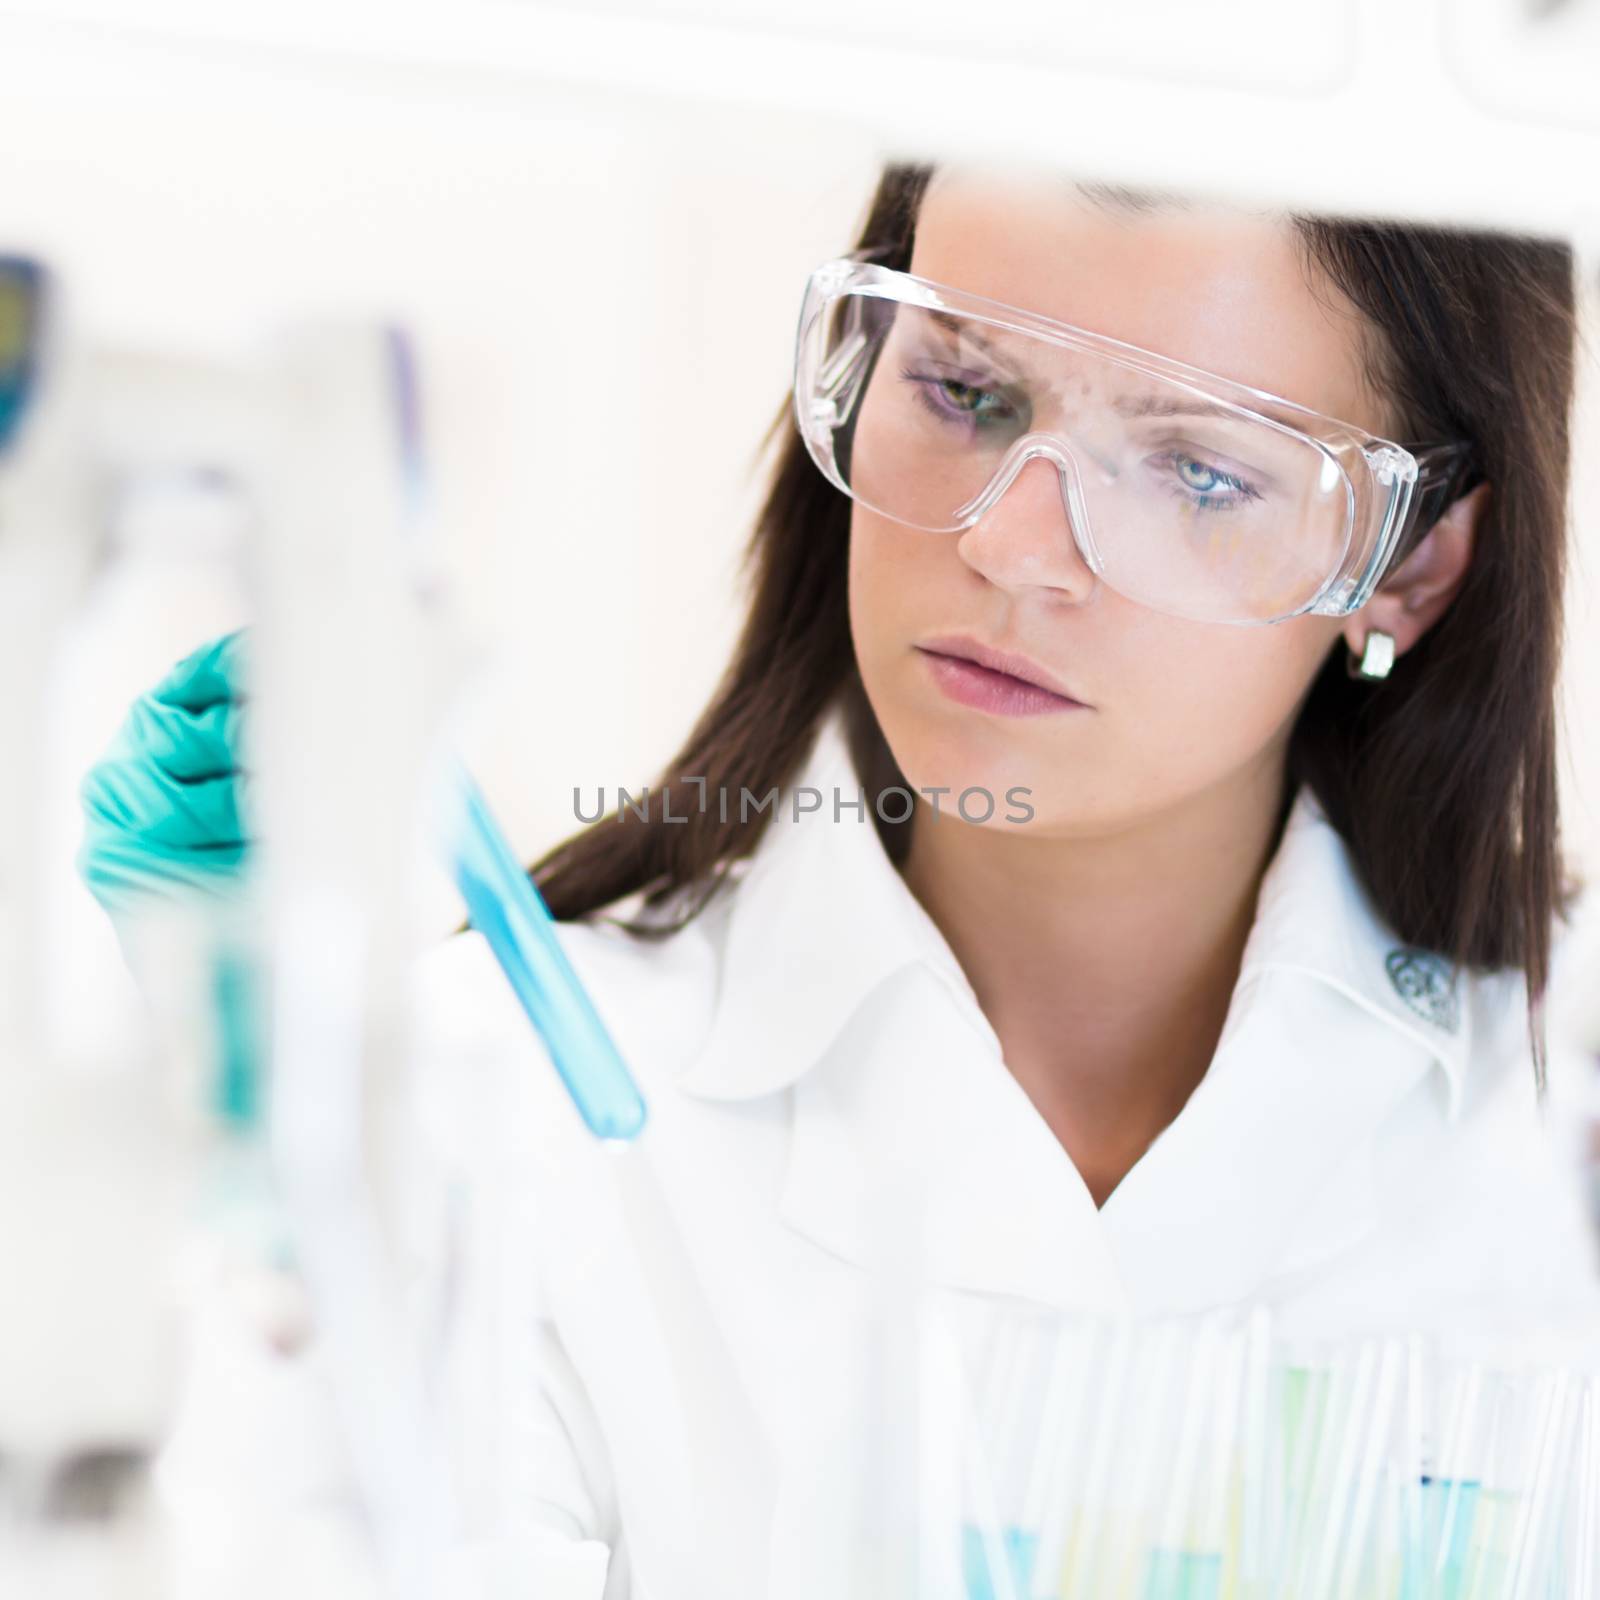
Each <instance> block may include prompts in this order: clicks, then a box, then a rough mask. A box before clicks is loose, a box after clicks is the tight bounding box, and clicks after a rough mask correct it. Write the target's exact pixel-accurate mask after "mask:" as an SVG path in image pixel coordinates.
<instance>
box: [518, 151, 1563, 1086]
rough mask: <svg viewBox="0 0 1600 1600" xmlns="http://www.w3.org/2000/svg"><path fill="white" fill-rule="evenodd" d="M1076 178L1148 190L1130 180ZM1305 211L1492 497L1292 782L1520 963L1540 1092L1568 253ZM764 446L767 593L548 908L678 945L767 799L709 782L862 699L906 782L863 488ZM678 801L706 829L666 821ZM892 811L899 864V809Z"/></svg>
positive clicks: (789, 417) (1380, 354)
mask: <svg viewBox="0 0 1600 1600" xmlns="http://www.w3.org/2000/svg"><path fill="white" fill-rule="evenodd" d="M933 170H934V169H933V167H932V166H931V165H912V164H904V163H896V164H891V165H889V166H886V167H885V169H884V171H883V173H882V175H881V177H880V179H879V182H878V186H877V191H876V193H875V194H874V195H873V197H872V200H871V202H870V204H869V206H868V208H867V214H866V218H865V221H864V222H863V224H862V227H861V229H860V233H859V237H858V239H857V241H856V247H857V248H858V249H867V248H871V249H874V250H875V251H878V252H881V253H880V254H878V255H876V256H875V259H877V260H881V261H882V262H883V263H884V264H885V265H887V266H890V267H894V268H898V269H901V270H906V269H908V268H909V266H910V261H911V248H912V240H913V237H914V233H915V229H916V222H917V214H918V211H919V210H920V207H921V204H922V197H923V194H924V193H925V191H926V188H927V185H928V181H929V179H930V178H931V177H932V174H933ZM1086 187H1088V188H1090V189H1096V190H1099V191H1100V193H1101V195H1102V196H1106V195H1110V196H1112V197H1113V198H1114V197H1116V196H1118V195H1120V196H1122V198H1123V200H1124V201H1125V202H1126V203H1130V204H1132V205H1134V206H1136V207H1137V206H1138V205H1139V204H1140V201H1139V198H1138V196H1137V195H1132V194H1131V193H1130V192H1128V191H1111V190H1107V189H1106V188H1105V187H1104V186H1098V185H1094V186H1086ZM1292 221H1293V224H1294V226H1295V228H1296V230H1297V235H1298V238H1299V241H1300V243H1301V246H1302V249H1303V251H1304V253H1305V256H1306V259H1307V261H1308V264H1314V265H1315V266H1317V267H1320V268H1321V270H1322V271H1323V272H1324V273H1325V274H1326V275H1327V277H1328V278H1329V279H1330V280H1331V281H1332V282H1333V283H1334V284H1335V285H1337V286H1338V288H1339V289H1341V290H1342V291H1343V292H1344V294H1345V295H1347V296H1348V297H1349V299H1350V300H1351V301H1352V302H1353V303H1354V304H1355V305H1356V306H1357V307H1359V309H1360V310H1361V311H1362V312H1363V313H1364V314H1365V317H1366V325H1367V346H1368V348H1367V350H1366V351H1365V357H1366V360H1367V364H1368V367H1369V374H1368V375H1369V378H1370V380H1371V382H1372V383H1373V386H1374V388H1375V390H1376V392H1378V393H1380V394H1387V395H1388V396H1389V397H1390V398H1391V400H1392V402H1393V403H1394V404H1395V405H1396V406H1397V407H1398V409H1399V418H1400V427H1399V429H1398V430H1397V434H1396V436H1397V437H1399V438H1401V439H1406V440H1434V439H1465V440H1467V441H1469V442H1470V443H1471V445H1472V446H1473V449H1474V455H1475V466H1476V470H1477V476H1479V477H1485V478H1487V479H1488V480H1489V483H1490V490H1489V496H1490V498H1489V502H1488V505H1487V507H1486V508H1485V511H1484V514H1483V517H1482V519H1481V521H1480V522H1479V525H1478V530H1477V536H1476V539H1475V547H1474V550H1473V555H1472V561H1471V564H1470V567H1469V570H1468V572H1467V575H1466V578H1465V580H1464V583H1463V586H1462V588H1461V590H1460V592H1459V593H1458V594H1457V596H1456V598H1455V600H1454V601H1453V603H1452V604H1451V605H1450V607H1449V609H1448V610H1447V612H1446V613H1445V614H1444V616H1443V617H1442V618H1441V619H1440V620H1439V622H1438V623H1437V624H1436V625H1435V626H1434V627H1433V628H1431V629H1430V630H1429V631H1428V632H1427V633H1426V634H1425V635H1424V636H1423V638H1422V639H1421V640H1420V641H1419V642H1418V643H1417V644H1416V645H1415V646H1414V647H1413V648H1412V649H1411V650H1409V651H1407V652H1406V654H1405V655H1404V656H1402V657H1401V658H1400V659H1399V660H1398V661H1397V662H1396V663H1395V666H1394V668H1393V670H1392V672H1391V674H1390V676H1389V677H1388V678H1387V679H1385V680H1383V681H1382V682H1381V683H1372V682H1367V681H1359V680H1352V679H1351V678H1350V677H1349V676H1348V674H1347V673H1346V671H1345V668H1344V665H1343V655H1344V652H1343V650H1342V649H1338V648H1336V649H1334V650H1333V651H1331V652H1330V654H1329V658H1328V660H1327V662H1326V663H1325V664H1324V666H1323V669H1322V670H1321V672H1320V674H1319V675H1318V677H1317V679H1316V681H1315V683H1314V684H1313V686H1312V689H1311V692H1310V694H1309V695H1308V697H1307V699H1306V702H1305V704H1304V705H1303V707H1302V709H1301V712H1300V716H1299V719H1298V721H1297V723H1296V726H1295V728H1294V730H1293V733H1292V736H1291V740H1290V746H1289V756H1288V774H1287V778H1288V782H1289V785H1290V788H1291V791H1292V788H1293V786H1294V785H1296V784H1297V783H1299V782H1301V781H1303V782H1305V783H1307V784H1309V785H1310V787H1311V789H1312V791H1313V792H1314V794H1315V795H1316V798H1317V799H1318V801H1319V802H1320V803H1321V805H1322V807H1323V809H1324V811H1325V812H1326V813H1327V816H1328V818H1329V820H1330V822H1331V823H1332V824H1333V825H1334V827H1336V828H1337V829H1338V831H1339V833H1340V834H1341V835H1342V836H1343V838H1344V839H1345V841H1346V843H1347V845H1348V847H1349V850H1350V854H1351V857H1352V860H1353V862H1354V864H1355V867H1356V870H1357V872H1358V874H1359V876H1360V878H1361V880H1362V883H1363V887H1364V888H1365V889H1366V891H1367V893H1368V895H1369V896H1370V897H1371V899H1372V901H1373V904H1374V905H1375V906H1376V908H1377V910H1378V912H1379V913H1380V915H1381V916H1382V917H1383V918H1384V920H1385V921H1386V922H1387V923H1388V924H1389V926H1390V927H1391V928H1392V929H1393V931H1394V932H1395V934H1396V935H1397V936H1398V937H1399V938H1400V939H1402V940H1404V941H1405V942H1406V943H1407V944H1410V945H1415V946H1419V947H1422V948H1425V949H1429V950H1433V951H1436V952H1438V953H1439V954H1441V955H1443V956H1445V957H1446V958H1447V959H1449V960H1451V961H1453V962H1454V963H1456V964H1457V966H1458V967H1461V968H1465V969H1477V970H1488V971H1493V970H1501V969H1505V968H1516V969H1519V970H1520V971H1521V972H1522V973H1523V975H1524V977H1525V979H1526V993H1527V997H1528V1024H1529V1039H1530V1043H1531V1045H1532V1052H1533V1061H1534V1074H1535V1081H1536V1083H1537V1085H1538V1087H1539V1089H1540V1091H1541V1092H1542V1091H1543V1088H1544V1081H1545V1046H1544V1027H1543V1000H1544V991H1545V988H1546V984H1547V980H1548V973H1549V963H1550V946H1551V940H1552V935H1553V931H1554V930H1553V920H1554V919H1555V918H1557V917H1560V918H1561V919H1563V920H1565V919H1566V918H1567V917H1568V916H1569V915H1570V911H1571V900H1572V897H1573V896H1574V895H1575V894H1576V892H1577V890H1578V888H1579V887H1580V886H1579V885H1578V884H1577V883H1576V882H1573V881H1571V880H1568V879H1566V878H1565V876H1564V871H1563V863H1562V860H1561V855H1560V840H1559V816H1558V802H1557V791H1556V782H1557V780H1556V675H1557V667H1558V661H1559V653H1560V641H1561V604H1562V591H1563V585H1564V580H1565V565H1566V544H1567V536H1566V503H1567V471H1568V437H1567V434H1568V424H1569V415H1570V410H1571V403H1572V389H1573V367H1574V359H1575V344H1576V319H1575V311H1574V302H1575V292H1574V282H1573V260H1572V252H1571V250H1570V248H1569V247H1567V246H1566V245H1563V244H1560V243H1556V242H1552V241H1546V240H1540V239H1531V238H1522V237H1516V236H1510V235H1505V234H1495V233H1483V232H1469V231H1461V230H1455V229H1445V228H1435V227H1416V226H1409V225H1402V224H1397V223H1392V222H1381V221H1364V220H1344V219H1332V218H1326V217H1304V216H1295V217H1293V218H1292ZM774 445H776V447H777V448H776V459H775V461H774V463H773V466H772V477H771V488H770V490H769V492H768V494H767V498H766V502H765V504H764V506H763V507H762V510H761V513H760V515H759V517H758V519H757V521H756V525H755V529H754V531H753V533H752V535H751V537H750V540H749V544H748V546H747V548H746V552H745V556H744V562H743V566H742V574H743V577H744V580H745V581H746V582H747V583H748V584H749V586H750V608H749V612H748V615H747V616H746V618H745V622H744V627H743V631H742V633H741V634H740V637H739V641H738V645H737V647H736V649H735V651H734V654H733V659H732V660H731V661H730V663H729V665H728V667H727V669H726V671H725V672H724V674H723V677H722V680H721V682H720V683H719V684H718V686H717V688H716V690H715V692H714V693H713V695H712V697H711V701H710V703H709V704H708V705H707V706H706V707H705V709H704V710H703V711H702V712H701V714H700V717H699V719H698V721H697V722H696V723H695V725H694V727H693V729H692V731H691V732H690V734H689V736H688V738H687V739H686V740H685V742H684V744H683V747H682V748H681V749H680V750H679V751H678V753H677V755H675V756H674V757H673V758H672V759H671V760H670V761H669V762H668V763H667V765H666V767H665V769H664V770H663V771H662V772H661V774H660V775H659V777H658V778H657V779H656V780H655V781H654V782H652V783H651V785H650V791H649V792H650V794H651V796H652V797H653V803H652V805H650V806H647V807H643V808H639V807H634V808H629V807H626V806H623V805H619V806H618V808H617V809H616V810H615V811H613V812H611V813H609V814H608V815H607V816H606V817H604V818H603V819H601V820H600V821H598V822H596V823H594V824H591V825H589V826H587V827H585V828H584V829H583V830H582V831H580V832H579V833H576V834H574V835H572V836H571V837H569V838H568V839H566V840H564V841H562V842H561V843H560V844H558V845H557V846H555V848H553V849H552V850H551V851H549V852H548V853H547V854H546V855H545V856H544V857H543V858H542V859H541V860H540V861H538V862H537V863H536V864H535V865H534V867H533V868H532V872H533V876H534V880H535V882H536V883H537V884H538V885H539V888H540V891H541V893H542V894H543V895H544V897H545V900H546V902H547V903H548V904H549V906H550V908H551V910H552V912H553V913H554V915H555V916H557V917H558V918H563V919H569V918H577V917H582V916H585V915H587V914H589V913H591V912H594V911H598V910H600V909H601V908H603V907H606V906H610V905H612V904H613V903H614V902H616V901H617V900H619V899H622V898H624V897H628V896H633V895H637V896H638V901H637V906H636V910H635V919H634V921H633V922H631V923H629V924H627V925H628V926H629V927H631V928H632V929H633V930H634V931H636V932H638V933H639V934H640V935H642V936H646V937H661V936H664V935H666V934H669V933H671V932H673V931H675V930H676V929H677V928H679V927H681V926H683V925H684V923H686V922H687V921H689V920H690V919H691V918H693V917H694V916H696V915H698V914H699V912H700V911H701V910H703V909H704V907H705V905H706V904H707V902H708V901H709V900H710V899H711V897H712V896H713V895H714V894H715V893H716V892H717V890H718V888H719V887H720V886H721V884H722V883H723V881H724V879H725V878H726V876H727V875H728V870H729V868H730V867H732V866H733V864H734V863H735V862H737V861H739V860H741V859H742V858H744V857H746V856H748V855H749V854H750V853H751V852H752V851H753V850H754V848H755V846H756V844H757V842H758V840H759V838H760V836H761V833H762V830H763V828H764V827H765V825H766V822H767V820H768V816H769V814H770V813H768V812H765V811H755V812H753V814H751V815H750V816H748V818H745V817H742V816H740V815H736V814H735V813H739V812H742V810H743V808H742V807H737V806H730V807H729V808H728V811H729V817H728V820H727V821H722V820H720V816H719V814H718V812H717V811H716V810H715V809H714V808H710V807H707V808H705V809H703V810H702V809H701V808H700V806H699V805H698V803H697V801H698V797H699V796H702V795H707V794H710V793H713V792H715V791H716V790H717V789H718V787H719V786H726V787H727V789H728V790H729V792H731V793H733V794H738V792H739V791H740V789H741V788H747V789H750V790H751V791H753V792H754V793H755V794H756V795H758V796H759V795H764V794H766V793H767V792H768V791H769V790H770V789H771V788H773V787H777V786H781V785H783V784H785V783H788V782H790V781H791V780H792V779H793V777H794V775H795V774H796V772H797V770H798V768H799V767H800V765H801V764H802V762H803V761H804V759H805V757H806V755H807V754H808V752H809V750H810V747H811V743H812V740H813V737H814V735H815V733H816V730H817V727H818V724H819V722H820V721H821V720H822V718H823V716H824V715H825V714H826V712H827V711H828V710H829V709H830V708H831V707H832V706H834V705H835V704H842V705H843V707H844V709H845V713H846V718H847V722H846V726H847V728H848V731H849V739H850V743H851V747H852V750H853V753H854V754H855V756H856V759H857V762H858V765H859V767H860V770H861V772H862V775H863V782H864V784H865V786H866V788H867V791H868V794H869V797H870V796H871V795H873V794H875V793H876V792H877V790H879V789H880V788H882V787H884V786H887V785H889V784H899V783H904V779H903V778H902V777H901V775H900V773H899V772H898V770H897V768H896V765H895V762H894V758H893V756H892V755H891V754H890V752H889V748H888V745H887V743H886V741H885V740H884V738H883V735H882V732H881V731H880V730H879V728H878V726H877V722H876V718H875V717H874V716H873V713H872V711H871V707H870V705H869V703H868V702H867V699H866V695H865V692H864V690H863V688H862V685H861V679H860V675H859V673H858V671H857V669H856V664H855V658H854V653H853V650H852V646H851V640H850V631H849V620H848V610H847V606H846V572H847V555H848V546H849V535H850V511H849V501H848V499H847V498H846V497H845V496H844V495H843V494H841V493H840V492H839V491H838V490H837V489H836V488H834V487H833V485H831V484H830V483H829V482H828V481H827V480H826V479H825V478H824V477H823V476H822V474H821V473H820V472H819V471H818V470H817V468H816V466H815V465H814V464H813V462H812V461H811V459H810V457H809V456H808V455H807V453H806V450H805V446H804V444H803V443H802V441H801V439H800V436H799V434H798V432H797V431H796V429H795V427H794V424H793V413H792V410H791V404H790V400H789V399H788V398H787V397H786V398H785V400H784V403H783V405H782V406H781V407H780V408H779V410H778V413H777V415H776V416H775V417H774V419H773V422H772V424H771V426H770V427H769V428H768V430H767V433H766V435H765V438H764V441H763V444H762V447H761V453H762V455H765V454H766V453H768V452H769V451H771V450H772V449H773V447H774ZM1425 531H1426V530H1425V529H1424V530H1420V531H1419V533H1418V535H1417V537H1420V532H1425ZM689 779H696V780H702V781H703V783H704V785H705V787H704V788H702V787H700V785H699V783H690V782H688V781H687V780H689ZM662 796H665V797H667V800H668V803H669V805H670V810H671V814H672V815H673V816H674V817H684V816H689V817H690V819H691V825H689V826H684V825H681V824H670V825H664V824H663V822H662V820H661V818H662V817H663V816H664V815H665V812H666V809H667V808H666V807H665V806H663V805H661V804H660V803H659V802H660V798H661V797H662ZM869 814H870V813H869ZM875 821H876V822H877V825H878V828H879V831H880V834H881V835H882V837H883V841H884V844H885V847H886V849H887V850H888V851H889V853H890V855H891V857H892V858H894V859H895V860H897V861H899V860H902V859H903V858H904V853H905V850H906V848H907V846H908V844H909V831H908V830H909V826H910V824H909V821H908V822H906V823H901V824H898V825H897V824H891V823H885V822H883V821H882V820H881V819H877V818H875Z"/></svg>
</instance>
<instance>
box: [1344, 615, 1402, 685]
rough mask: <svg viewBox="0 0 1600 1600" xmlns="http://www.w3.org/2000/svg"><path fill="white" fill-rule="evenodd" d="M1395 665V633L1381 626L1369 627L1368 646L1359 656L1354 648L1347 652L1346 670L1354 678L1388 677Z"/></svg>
mask: <svg viewBox="0 0 1600 1600" xmlns="http://www.w3.org/2000/svg"><path fill="white" fill-rule="evenodd" d="M1393 665H1394V635H1393V634H1390V633H1384V632H1383V631H1382V629H1380V628H1368V629H1367V638H1366V648H1365V649H1364V650H1363V651H1362V653H1361V655H1360V656H1359V657H1358V656H1357V655H1356V653H1355V651H1354V650H1347V651H1346V652H1345V657H1344V670H1345V671H1346V672H1347V673H1348V674H1349V675H1350V676H1351V677H1352V678H1365V679H1368V680H1371V679H1376V678H1387V677H1388V676H1389V668H1390V667H1392V666H1393Z"/></svg>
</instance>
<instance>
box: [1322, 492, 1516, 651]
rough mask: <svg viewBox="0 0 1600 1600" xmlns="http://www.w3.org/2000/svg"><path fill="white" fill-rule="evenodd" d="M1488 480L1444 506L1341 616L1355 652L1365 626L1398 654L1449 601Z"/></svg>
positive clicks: (1463, 568) (1467, 556) (1465, 563)
mask: <svg viewBox="0 0 1600 1600" xmlns="http://www.w3.org/2000/svg"><path fill="white" fill-rule="evenodd" d="M1489 492H1490V485H1489V484H1487V483H1480V484H1479V485H1478V486H1477V487H1476V488H1474V489H1470V490H1468V492H1467V493H1466V494H1464V495H1462V496H1461V498H1460V499H1459V500H1454V501H1452V502H1451V503H1450V505H1449V506H1448V507H1447V508H1446V509H1445V512H1444V515H1443V516H1441V517H1440V518H1439V520H1438V521H1437V522H1436V523H1434V525H1433V526H1432V527H1431V528H1430V529H1429V530H1428V531H1427V533H1426V534H1425V535H1424V536H1423V538H1422V541H1421V542H1420V543H1419V544H1418V545H1417V546H1416V548H1415V549H1414V550H1413V551H1412V552H1411V554H1410V555H1408V556H1407V557H1406V558H1405V560H1404V561H1402V562H1401V563H1400V565H1399V566H1398V567H1396V568H1395V569H1394V571H1393V572H1391V573H1390V574H1389V575H1388V577H1386V578H1385V579H1384V580H1383V581H1382V582H1381V583H1380V584H1379V585H1378V587H1377V588H1376V589H1375V590H1374V591H1373V594H1372V598H1371V599H1370V600H1368V601H1367V603H1366V604H1365V605H1364V606H1362V608H1361V609H1360V610H1359V611H1353V612H1351V614H1350V616H1349V617H1348V618H1346V619H1345V625H1344V630H1343V631H1344V637H1345V642H1346V643H1347V644H1348V645H1349V646H1350V649H1351V650H1352V651H1353V652H1354V653H1355V654H1356V655H1358V656H1359V655H1360V654H1361V652H1362V650H1363V649H1364V648H1365V647H1366V639H1367V630H1368V629H1369V628H1379V629H1381V630H1382V631H1383V632H1384V633H1387V634H1388V635H1389V636H1390V637H1391V638H1392V639H1393V640H1394V653H1395V655H1396V656H1397V657H1399V656H1403V655H1404V654H1405V653H1406V651H1407V650H1409V649H1410V648H1411V647H1412V645H1414V644H1415V643H1416V642H1417V640H1418V639H1420V638H1421V637H1422V636H1423V634H1425V633H1426V632H1427V631H1428V629H1429V628H1431V627H1432V626H1433V625H1434V623H1436V622H1437V621H1438V620H1439V618H1440V617H1442V616H1443V615H1444V614H1445V612H1446V611H1447V610H1448V609H1449V607H1450V602H1451V601H1452V600H1454V599H1455V597H1456V594H1457V592H1458V591H1459V590H1460V588H1461V585H1462V583H1463V582H1464V581H1465V579H1466V576H1467V568H1468V567H1469V566H1470V565H1471V564H1472V548H1473V542H1474V539H1475V538H1476V535H1477V529H1478V523H1479V521H1480V519H1481V518H1482V516H1483V511H1484V507H1485V506H1486V505H1487V504H1488V501H1489Z"/></svg>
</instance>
